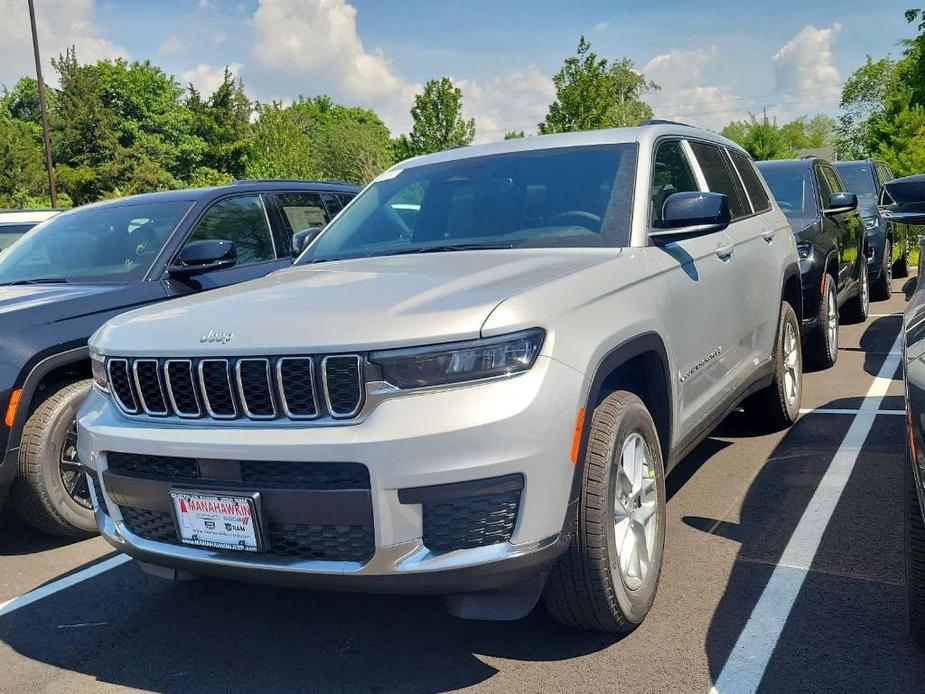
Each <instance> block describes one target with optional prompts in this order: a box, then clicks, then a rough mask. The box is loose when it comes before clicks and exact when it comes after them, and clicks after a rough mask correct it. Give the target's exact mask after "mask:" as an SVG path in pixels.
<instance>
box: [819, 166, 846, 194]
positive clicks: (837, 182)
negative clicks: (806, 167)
mask: <svg viewBox="0 0 925 694" xmlns="http://www.w3.org/2000/svg"><path fill="white" fill-rule="evenodd" d="M822 173H823V174H824V175H825V177H826V179H827V180H828V182H829V187H830V188H831V189H832V192H833V193H844V192H845V184H844V183H843V182H842V180H841V176H839V175H838V174H837V173H835V169H833V168H832V167H831V166H823V167H822Z"/></svg>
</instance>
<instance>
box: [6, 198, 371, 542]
mask: <svg viewBox="0 0 925 694" xmlns="http://www.w3.org/2000/svg"><path fill="white" fill-rule="evenodd" d="M357 191H358V189H357V188H355V187H353V186H348V185H336V184H327V183H311V182H304V181H241V182H238V183H235V184H233V185H228V186H222V187H218V188H203V189H197V190H179V191H172V192H165V193H152V194H149V195H137V196H133V197H129V198H122V199H120V200H112V201H107V202H102V203H97V204H94V205H88V206H86V207H81V208H78V209H75V210H73V211H70V212H65V213H62V214H61V215H59V216H57V217H55V218H53V219H51V220H50V221H48V222H46V223H45V224H43V225H42V226H40V227H37V228H35V229H34V230H32V231H31V232H29V233H28V234H27V235H26V236H24V237H23V238H22V239H20V240H19V242H17V243H16V245H14V246H13V247H12V248H11V249H10V250H9V251H7V252H6V253H4V254H3V256H2V257H0V407H2V408H3V409H2V410H0V415H2V417H0V453H2V454H4V455H3V458H2V460H0V503H2V498H3V497H4V496H6V492H7V489H8V488H9V487H10V484H11V483H14V478H15V483H14V484H13V488H12V501H13V503H14V505H15V507H16V509H17V510H18V511H19V513H20V514H21V515H22V516H23V518H25V519H26V520H27V521H29V522H30V523H31V524H32V525H34V526H35V527H37V528H39V529H41V530H44V531H47V532H50V533H58V534H64V535H84V534H87V533H90V532H95V529H96V526H95V523H94V521H93V513H92V510H91V506H90V496H89V493H88V490H87V486H86V478H85V476H84V475H83V474H82V472H81V470H82V468H81V465H80V462H79V460H78V458H77V448H76V436H77V430H76V427H75V424H74V414H75V412H76V409H77V405H78V403H79V402H80V401H81V400H82V399H83V397H84V396H85V395H86V392H87V390H88V388H89V383H90V381H89V379H90V375H91V369H90V359H89V357H88V355H87V339H88V338H89V337H90V335H91V334H92V333H93V332H94V331H95V330H96V329H97V328H99V327H100V326H101V325H102V324H103V323H105V322H106V320H107V319H108V318H111V317H113V316H115V315H117V314H119V313H122V312H123V311H126V310H128V309H130V308H134V307H137V306H142V305H145V304H150V303H153V302H158V301H163V300H165V299H170V298H173V297H178V296H184V295H188V294H194V293H197V292H200V291H204V290H208V289H214V288H217V287H224V286H227V285H229V284H235V283H237V282H242V281H244V280H248V279H252V278H255V277H262V276H263V275H266V274H268V273H270V272H273V271H274V270H278V269H281V268H284V267H288V266H290V265H291V264H292V256H293V253H292V250H293V232H294V231H295V232H299V233H300V234H301V233H302V232H301V230H303V229H306V228H308V227H320V226H324V225H325V224H326V223H327V221H328V220H329V219H330V218H331V217H332V216H333V215H335V214H336V213H337V212H338V211H340V209H341V208H342V206H343V205H344V203H346V202H347V201H348V200H349V199H350V198H352V197H353V196H354V195H355V194H356V192H357ZM302 235H303V236H304V234H302Z"/></svg>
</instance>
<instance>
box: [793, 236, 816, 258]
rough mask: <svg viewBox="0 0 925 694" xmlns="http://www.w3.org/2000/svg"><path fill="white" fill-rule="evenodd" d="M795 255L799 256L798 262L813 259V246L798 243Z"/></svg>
mask: <svg viewBox="0 0 925 694" xmlns="http://www.w3.org/2000/svg"><path fill="white" fill-rule="evenodd" d="M797 253H798V254H799V255H800V260H806V259H807V258H812V257H813V244H811V243H810V242H809V241H800V242H799V243H798V244H797Z"/></svg>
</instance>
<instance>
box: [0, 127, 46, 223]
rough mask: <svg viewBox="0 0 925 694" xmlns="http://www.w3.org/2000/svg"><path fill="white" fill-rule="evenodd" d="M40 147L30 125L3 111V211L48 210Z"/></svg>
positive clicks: (0, 133) (0, 182) (0, 136)
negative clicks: (9, 208) (25, 208)
mask: <svg viewBox="0 0 925 694" xmlns="http://www.w3.org/2000/svg"><path fill="white" fill-rule="evenodd" d="M47 188H48V179H47V178H46V177H45V160H44V155H43V152H42V148H41V146H40V145H39V144H38V143H37V142H36V141H35V137H34V136H33V133H32V130H31V128H30V127H29V124H28V123H26V122H23V121H20V120H18V119H15V118H12V117H11V116H10V115H9V114H7V113H3V112H0V208H2V207H12V208H19V207H47V206H48V205H49V203H50V201H49V200H48V197H47V196H48V192H47Z"/></svg>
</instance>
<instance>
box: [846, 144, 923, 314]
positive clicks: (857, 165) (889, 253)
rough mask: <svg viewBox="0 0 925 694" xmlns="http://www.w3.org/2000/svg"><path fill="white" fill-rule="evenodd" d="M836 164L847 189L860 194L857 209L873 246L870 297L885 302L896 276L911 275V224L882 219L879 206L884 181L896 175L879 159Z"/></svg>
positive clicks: (869, 270)
mask: <svg viewBox="0 0 925 694" xmlns="http://www.w3.org/2000/svg"><path fill="white" fill-rule="evenodd" d="M833 166H835V169H836V170H837V171H838V173H839V174H840V175H841V177H842V180H843V181H844V182H845V185H846V186H847V187H848V190H850V191H851V192H852V193H855V194H856V195H857V196H858V208H859V211H860V213H861V217H862V218H863V219H864V226H865V228H866V229H867V247H868V248H869V249H870V252H869V259H868V264H867V268H868V274H869V275H870V297H871V299H874V300H876V301H886V300H887V299H889V298H890V294H891V292H892V291H893V282H892V280H893V277H894V276H896V277H906V276H907V275H908V274H909V233H908V225H906V224H900V223H897V222H890V221H887V220H885V219H883V217H882V216H881V215H880V211H879V209H878V207H877V201H878V200H879V199H880V192H881V191H882V190H883V184H884V183H887V182H889V181H892V180H893V179H894V178H895V177H894V176H893V172H892V171H890V169H889V167H888V166H887V165H886V164H885V163H884V162H882V161H879V160H877V159H865V160H863V161H839V162H835V163H834V164H833Z"/></svg>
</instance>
